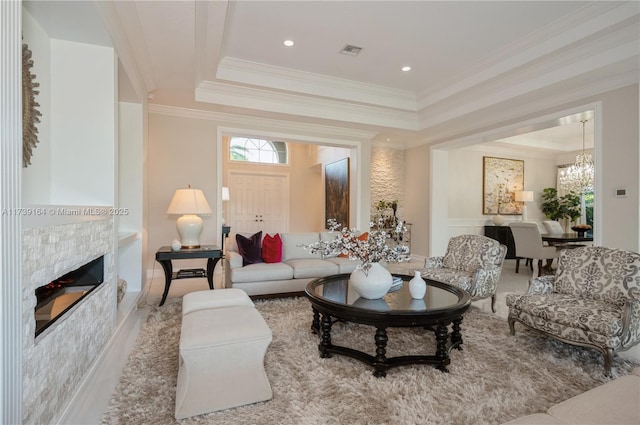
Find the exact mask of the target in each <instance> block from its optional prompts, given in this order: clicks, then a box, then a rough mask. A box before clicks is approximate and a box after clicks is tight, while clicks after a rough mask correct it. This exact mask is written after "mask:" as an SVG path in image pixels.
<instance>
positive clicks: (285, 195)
mask: <svg viewBox="0 0 640 425" xmlns="http://www.w3.org/2000/svg"><path fill="white" fill-rule="evenodd" d="M229 192H230V196H229V197H230V198H231V199H230V200H229V217H227V222H228V223H229V225H230V226H231V229H232V231H233V232H236V233H240V232H242V233H245V232H246V233H255V232H257V231H259V230H262V232H263V234H265V233H271V234H273V233H283V232H287V231H288V230H289V177H288V176H287V175H280V174H263V173H247V172H234V171H232V172H231V173H230V175H229Z"/></svg>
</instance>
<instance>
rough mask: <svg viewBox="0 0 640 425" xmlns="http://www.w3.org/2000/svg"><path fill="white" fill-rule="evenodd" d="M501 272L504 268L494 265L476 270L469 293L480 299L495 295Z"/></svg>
mask: <svg viewBox="0 0 640 425" xmlns="http://www.w3.org/2000/svg"><path fill="white" fill-rule="evenodd" d="M501 272H502V266H495V265H493V264H490V265H487V266H485V267H483V268H481V269H478V270H476V272H475V274H474V276H473V279H472V280H471V291H469V292H471V293H472V294H475V296H480V297H487V296H490V295H494V294H495V293H496V290H497V287H498V280H499V279H500V273H501Z"/></svg>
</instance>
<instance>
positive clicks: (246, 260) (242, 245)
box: [236, 230, 262, 266]
mask: <svg viewBox="0 0 640 425" xmlns="http://www.w3.org/2000/svg"><path fill="white" fill-rule="evenodd" d="M261 242H262V230H261V231H259V232H258V233H256V234H253V235H251V236H250V237H248V238H246V237H244V236H242V235H240V234H237V235H236V243H237V244H238V253H239V254H240V255H242V265H243V266H246V265H247V264H255V263H262V249H261Z"/></svg>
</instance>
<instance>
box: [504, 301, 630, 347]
mask: <svg viewBox="0 0 640 425" xmlns="http://www.w3.org/2000/svg"><path fill="white" fill-rule="evenodd" d="M507 306H508V307H509V315H510V316H512V317H517V318H518V319H519V320H521V321H523V322H524V323H525V324H527V325H528V326H531V327H532V328H534V329H539V330H542V331H545V332H549V333H551V334H552V335H558V336H561V337H562V338H565V339H567V340H569V341H575V342H585V343H597V344H599V345H602V346H606V347H617V346H619V344H620V342H621V341H620V336H621V335H622V326H623V318H622V311H623V309H622V308H621V307H618V306H616V305H615V304H610V303H608V302H604V301H596V300H590V299H584V298H576V297H574V296H572V295H566V294H543V295H540V294H525V295H519V294H517V295H516V294H510V295H508V296H507ZM594 311H597V312H598V314H593V312H594Z"/></svg>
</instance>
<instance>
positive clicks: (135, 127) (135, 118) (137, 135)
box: [114, 102, 145, 291]
mask: <svg viewBox="0 0 640 425" xmlns="http://www.w3.org/2000/svg"><path fill="white" fill-rule="evenodd" d="M144 122H145V120H144V119H143V105H141V104H137V103H126V102H120V103H119V110H118V136H119V137H118V203H117V206H118V208H119V210H121V211H123V212H125V209H126V212H125V213H124V214H122V215H118V216H116V217H114V218H115V222H116V228H117V231H118V232H119V233H121V234H122V233H124V234H128V233H136V234H137V235H138V237H137V239H135V240H132V241H129V242H128V243H127V244H124V245H122V246H120V249H119V250H118V276H119V277H121V278H123V279H124V280H125V281H126V282H127V291H141V290H142V282H143V272H142V271H143V265H142V263H143V261H142V260H143V256H142V245H143V239H142V232H143V217H144V212H145V211H144V208H143V205H144V204H143V197H142V196H141V194H142V193H143V190H144V188H143V185H144V162H145V161H144V143H143V140H144V128H143V124H144Z"/></svg>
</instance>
